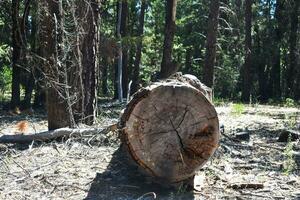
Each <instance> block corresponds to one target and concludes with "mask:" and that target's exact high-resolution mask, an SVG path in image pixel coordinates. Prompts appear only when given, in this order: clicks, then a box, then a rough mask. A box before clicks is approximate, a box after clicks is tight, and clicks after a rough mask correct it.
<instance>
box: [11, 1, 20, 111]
mask: <svg viewBox="0 0 300 200" xmlns="http://www.w3.org/2000/svg"><path fill="white" fill-rule="evenodd" d="M19 8H20V4H19V1H18V0H12V48H13V51H12V93H11V108H12V109H15V108H16V107H19V105H20V70H21V69H20V67H19V60H20V55H21V32H20V25H19Z"/></svg>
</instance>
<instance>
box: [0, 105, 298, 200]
mask: <svg viewBox="0 0 300 200" xmlns="http://www.w3.org/2000/svg"><path fill="white" fill-rule="evenodd" d="M121 109H122V106H116V105H115V104H111V103H106V104H103V105H101V107H100V113H101V115H100V117H99V119H98V122H97V126H105V125H108V124H112V123H116V122H117V121H118V117H119V113H120V111H121ZM216 109H217V112H218V114H219V120H220V124H223V127H224V132H223V134H222V135H221V141H220V146H219V148H218V150H217V152H216V153H215V155H214V156H213V157H212V159H211V160H210V161H209V162H208V163H207V164H206V165H205V166H204V167H203V168H202V169H201V170H200V171H199V172H198V173H197V175H196V177H195V188H196V190H194V191H187V190H186V189H185V188H177V189H169V188H162V187H160V186H158V185H156V184H154V183H151V181H149V179H148V178H145V177H144V176H142V175H141V174H140V173H138V171H137V169H136V168H134V167H130V166H128V165H127V162H126V156H125V155H124V154H123V151H122V149H120V148H119V147H120V142H119V140H118V138H117V133H116V132H109V133H107V134H105V135H85V136H82V137H80V138H69V139H67V140H63V141H53V142H50V143H32V144H29V145H13V144H10V145H4V144H0V182H1V184H0V199H107V200H109V199H116V200H131V199H140V200H142V199H143V200H145V199H148V200H150V199H154V198H155V197H156V199H170V200H171V199H300V154H299V152H300V142H299V140H296V141H292V142H278V141H277V139H278V137H279V135H280V134H282V132H283V131H284V130H285V129H294V130H298V131H300V130H299V128H300V109H299V108H285V107H276V106H264V105H253V106H245V107H244V106H240V107H237V106H236V105H233V104H227V105H224V106H219V107H217V108H216ZM21 120H27V121H28V122H29V127H28V130H27V133H25V134H30V133H37V132H41V131H45V130H47V122H46V116H45V113H44V112H42V111H39V112H38V111H35V112H34V113H33V114H32V115H26V114H20V115H12V114H10V113H8V112H4V111H0V137H1V136H2V135H4V134H19V133H18V131H17V130H16V124H17V123H18V122H19V121H21ZM236 135H242V136H246V137H245V138H244V139H243V138H242V140H241V139H237V136H236ZM248 136H249V137H250V138H248Z"/></svg>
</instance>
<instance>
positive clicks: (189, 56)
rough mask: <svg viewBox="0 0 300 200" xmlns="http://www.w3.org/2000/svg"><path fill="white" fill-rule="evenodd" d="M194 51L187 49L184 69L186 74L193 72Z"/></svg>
mask: <svg viewBox="0 0 300 200" xmlns="http://www.w3.org/2000/svg"><path fill="white" fill-rule="evenodd" d="M192 50H193V49H192V48H191V47H189V48H187V50H186V52H185V68H184V71H183V72H184V73H186V74H190V73H191V71H192V56H193V54H192V52H193V51H192Z"/></svg>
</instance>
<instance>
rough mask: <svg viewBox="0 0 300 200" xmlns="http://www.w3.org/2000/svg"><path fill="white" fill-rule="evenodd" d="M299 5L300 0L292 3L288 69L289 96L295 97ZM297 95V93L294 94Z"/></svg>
mask: <svg viewBox="0 0 300 200" xmlns="http://www.w3.org/2000/svg"><path fill="white" fill-rule="evenodd" d="M299 6H300V1H299V0H294V1H293V3H292V8H293V10H292V12H291V16H290V18H291V26H290V27H291V29H290V38H289V48H290V49H289V50H290V54H289V61H290V62H289V67H288V70H287V79H286V83H287V96H288V97H293V89H294V88H293V87H294V85H295V74H296V70H295V69H296V66H297V56H296V55H297V38H298V33H297V31H298V24H299V20H298V17H299ZM294 95H295V94H294Z"/></svg>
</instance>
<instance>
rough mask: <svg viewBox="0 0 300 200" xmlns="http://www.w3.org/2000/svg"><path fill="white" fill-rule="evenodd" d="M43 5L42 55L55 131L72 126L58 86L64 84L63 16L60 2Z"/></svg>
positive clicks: (51, 0) (50, 119) (50, 124)
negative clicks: (60, 61) (61, 61)
mask: <svg viewBox="0 0 300 200" xmlns="http://www.w3.org/2000/svg"><path fill="white" fill-rule="evenodd" d="M43 3H44V4H42V3H41V10H42V13H41V32H40V37H41V46H42V48H41V49H42V52H41V54H42V56H43V57H44V58H45V59H46V61H45V62H44V63H43V65H44V69H45V70H44V73H45V74H46V76H47V77H46V78H47V79H48V81H47V83H48V85H47V88H46V104H47V114H48V129H49V130H54V129H57V128H62V127H67V126H69V125H70V118H69V117H70V116H69V114H68V111H67V105H66V102H65V100H64V99H63V97H62V96H61V94H62V88H61V87H59V86H58V85H57V83H62V82H63V81H62V77H61V74H60V73H59V71H60V66H58V63H57V59H58V56H59V50H58V49H57V46H59V44H61V42H62V41H61V40H62V39H61V38H62V35H61V30H59V26H60V23H61V17H62V15H61V10H60V6H59V1H57V0H46V1H44V2H43Z"/></svg>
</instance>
